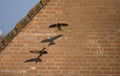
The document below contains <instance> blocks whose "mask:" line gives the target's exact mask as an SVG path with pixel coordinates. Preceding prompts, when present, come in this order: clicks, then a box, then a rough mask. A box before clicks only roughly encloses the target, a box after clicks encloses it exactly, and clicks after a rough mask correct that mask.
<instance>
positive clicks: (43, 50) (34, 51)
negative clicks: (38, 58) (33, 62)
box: [30, 48, 47, 54]
mask: <svg viewBox="0 0 120 76" xmlns="http://www.w3.org/2000/svg"><path fill="white" fill-rule="evenodd" d="M45 49H46V48H43V49H42V50H31V51H30V52H31V53H36V54H40V53H42V54H47V51H45Z"/></svg>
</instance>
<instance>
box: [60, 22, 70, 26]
mask: <svg viewBox="0 0 120 76" xmlns="http://www.w3.org/2000/svg"><path fill="white" fill-rule="evenodd" d="M61 26H69V25H68V24H66V23H61Z"/></svg>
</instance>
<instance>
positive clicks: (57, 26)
mask: <svg viewBox="0 0 120 76" xmlns="http://www.w3.org/2000/svg"><path fill="white" fill-rule="evenodd" d="M65 26H68V24H66V23H58V24H53V25H50V26H49V28H57V29H58V30H62V27H65Z"/></svg>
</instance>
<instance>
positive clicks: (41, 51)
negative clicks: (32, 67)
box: [25, 35, 63, 63]
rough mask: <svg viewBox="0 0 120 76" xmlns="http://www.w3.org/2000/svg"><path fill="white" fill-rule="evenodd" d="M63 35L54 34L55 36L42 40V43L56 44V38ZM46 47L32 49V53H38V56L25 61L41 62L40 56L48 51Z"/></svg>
mask: <svg viewBox="0 0 120 76" xmlns="http://www.w3.org/2000/svg"><path fill="white" fill-rule="evenodd" d="M62 36H63V35H57V36H54V37H50V38H49V39H45V40H43V41H41V43H49V44H48V46H47V47H49V46H51V45H55V44H56V43H55V42H54V41H55V40H57V39H58V38H60V37H62ZM45 49H46V48H43V49H42V50H32V51H30V52H31V53H36V54H39V55H38V57H36V58H31V59H28V60H26V61H25V63H26V62H36V63H38V62H41V61H42V60H41V59H40V57H41V56H42V55H43V54H47V53H48V52H47V51H46V50H45Z"/></svg>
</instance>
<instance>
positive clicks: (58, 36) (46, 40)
mask: <svg viewBox="0 0 120 76" xmlns="http://www.w3.org/2000/svg"><path fill="white" fill-rule="evenodd" d="M62 36H63V35H57V36H54V37H50V38H49V39H45V40H42V41H41V43H47V42H49V44H48V46H51V45H54V44H56V43H55V42H54V40H56V39H58V38H60V37H62Z"/></svg>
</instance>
